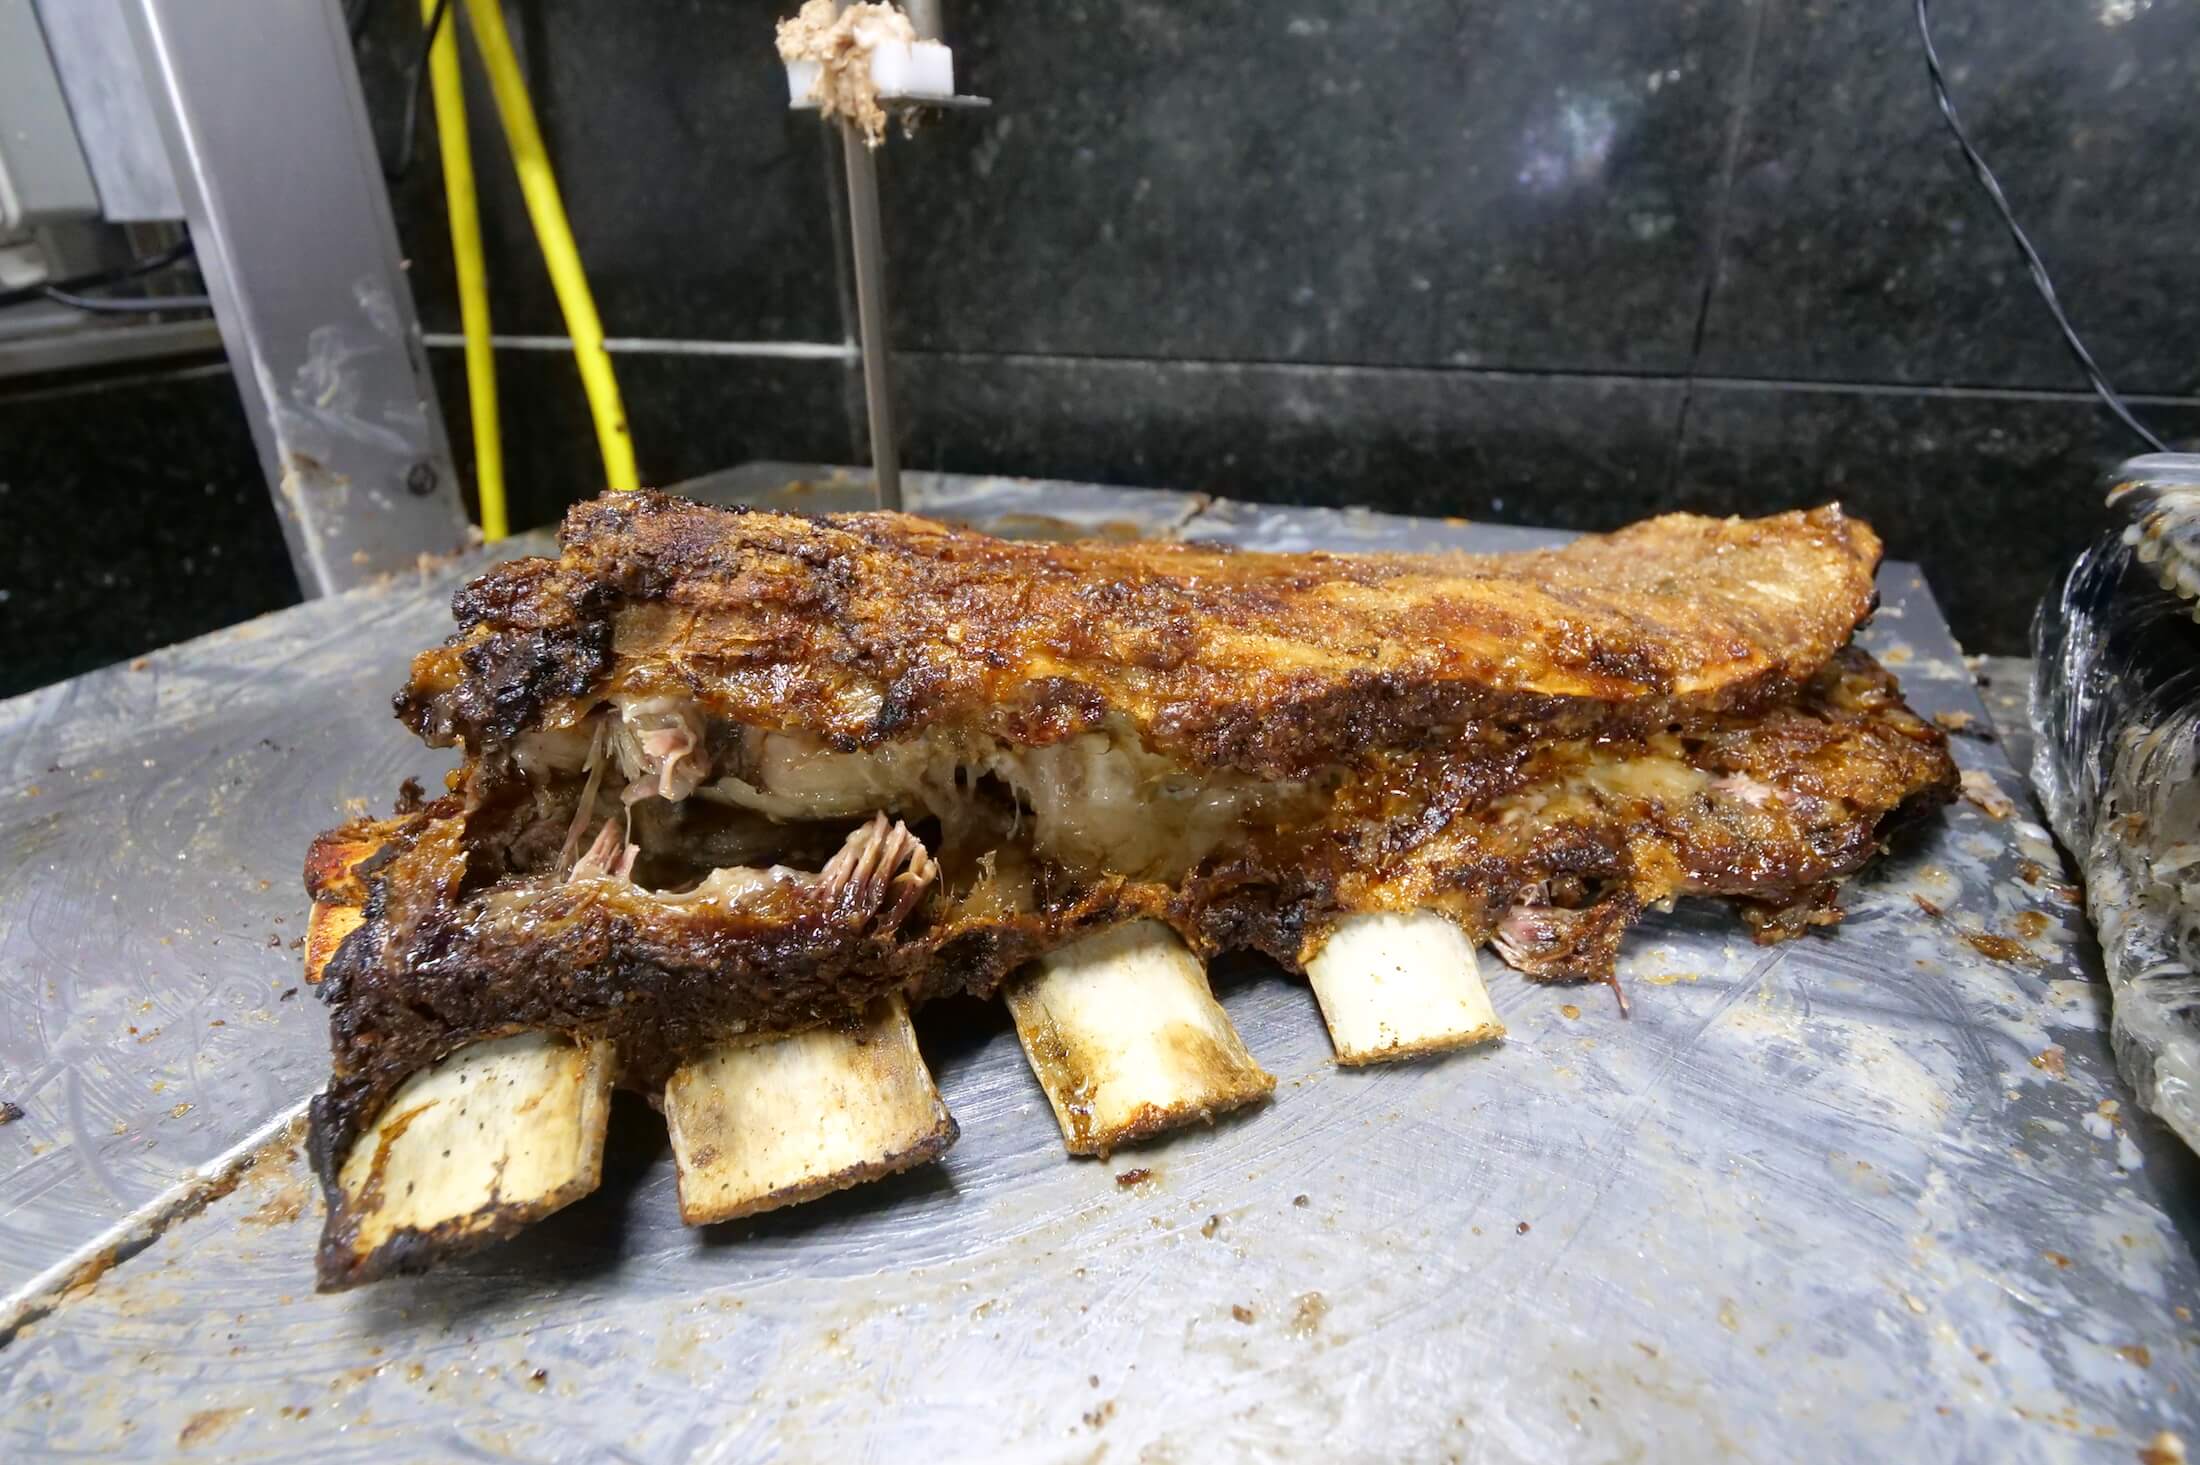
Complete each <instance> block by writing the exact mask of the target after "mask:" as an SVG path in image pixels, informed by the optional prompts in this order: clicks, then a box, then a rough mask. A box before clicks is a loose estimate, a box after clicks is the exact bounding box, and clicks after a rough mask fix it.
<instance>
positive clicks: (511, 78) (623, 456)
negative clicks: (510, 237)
mask: <svg viewBox="0 0 2200 1465" xmlns="http://www.w3.org/2000/svg"><path fill="white" fill-rule="evenodd" d="M465 3H466V20H467V23H468V25H469V26H470V27H471V28H472V30H473V33H474V44H475V45H476V46H477V47H479V48H480V51H481V61H482V65H483V66H485V67H486V68H487V69H488V72H489V90H490V92H491V93H492V94H493V95H494V96H495V97H496V102H497V116H498V118H499V119H500V120H502V122H503V123H504V137H505V141H507V142H508V143H510V144H511V147H512V165H513V167H515V168H516V169H518V171H519V187H520V193H521V194H522V196H524V197H525V198H526V200H527V217H528V219H529V220H530V221H532V222H533V224H534V226H535V239H536V242H537V243H539V244H540V245H541V246H542V262H543V263H544V264H545V265H546V266H548V267H549V270H550V284H551V287H552V288H553V289H555V290H556V291H557V293H558V305H559V308H561V309H562V310H563V311H564V312H565V329H566V333H567V334H568V335H570V336H571V337H572V338H573V355H574V357H575V359H576V360H577V361H578V362H579V364H580V370H581V386H582V387H583V388H584V389H585V390H586V391H587V393H588V410H589V413H590V414H591V415H592V416H593V417H594V418H595V419H596V442H597V444H598V445H599V446H600V447H601V448H602V450H603V469H604V481H605V482H606V483H608V484H610V486H611V487H613V488H622V489H623V488H639V487H640V486H641V480H640V478H639V477H638V476H637V475H636V473H635V471H634V441H633V439H632V438H631V437H630V436H629V435H628V434H627V429H626V408H625V406H624V405H622V404H621V403H620V401H619V382H618V378H617V377H615V376H613V375H612V372H611V356H610V354H609V353H608V352H606V351H605V350H604V348H603V322H602V321H600V320H598V319H597V318H596V301H595V298H594V297H593V296H591V295H590V294H589V293H588V276H587V274H586V273H584V272H583V271H582V269H581V255H580V250H579V249H578V248H577V247H575V245H574V243H573V229H572V226H571V225H569V224H568V223H567V222H566V220H565V205H564V204H563V203H562V202H560V201H559V198H558V180H557V175H556V174H555V173H553V172H552V171H551V169H550V155H549V153H548V152H546V151H545V150H544V148H543V145H542V130H541V129H540V128H539V127H537V126H536V124H535V106H534V103H533V102H531V101H529V100H528V99H527V83H526V81H525V80H524V79H522V78H521V76H520V72H519V61H518V59H517V58H516V57H514V56H513V54H512V38H511V37H510V36H509V35H507V34H506V33H505V29H504V11H503V8H502V3H503V0H465Z"/></svg>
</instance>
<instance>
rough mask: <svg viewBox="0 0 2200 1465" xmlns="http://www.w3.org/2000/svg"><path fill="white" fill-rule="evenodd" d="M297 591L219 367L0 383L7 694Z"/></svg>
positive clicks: (260, 608)
mask: <svg viewBox="0 0 2200 1465" xmlns="http://www.w3.org/2000/svg"><path fill="white" fill-rule="evenodd" d="M297 600H298V581H297V577H296V576H295V575H293V574H292V573H291V568H290V555H289V553H288V551H286V550H285V549H284V547H283V536H282V531H281V529H280V528H278V527H277V525H276V522H275V509H274V505H273V503H272V502H271V501H270V499H269V498H268V491H267V480H266V479H265V478H263V477H262V476H261V475H260V460H259V457H258V455H257V454H256V453H255V451H254V449H253V446H252V433H251V430H250V428H249V427H247V425H246V423H245V416H244V407H243V404H242V403H241V402H240V401H239V400H238V397H237V388H236V384H235V383H234V382H233V381H232V380H231V379H230V375H229V371H228V369H227V368H226V367H222V366H211V367H202V368H199V369H196V370H190V371H180V372H170V373H166V374H164V375H161V376H158V377H152V378H131V379H128V380H119V381H112V382H106V383H102V384H100V385H96V386H78V387H73V388H64V389H56V390H51V391H37V392H18V393H12V394H9V395H6V396H0V697H5V696H12V695H13V694H15V693H17V692H26V691H29V690H30V689H31V688H33V687H40V686H44V685H45V684H46V683H48V682H52V681H59V680H60V679H61V678H63V677H71V676H75V675H77V674H78V673H80V672H87V671H92V670H95V669H97V668H99V667H102V666H106V665H108V664H110V663H112V662H116V661H121V660H123V659H125V658H127V657H131V656H135V655H137V654H138V653H140V652H143V651H148V650H151V649H152V648H153V647H156V646H165V645H167V644H168V643H170V642H172V641H181V640H183V639H185V638H187V637H190V636H197V635H201V634H203V633H204V632H207V631H212V630H217V629H219V628H220V627H222V626H227V625H233V624H235V623H236V622H238V621H242V620H248V619H250V618H251V617H253V616H256V615H259V614H261V613H262V612H265V611H270V610H277V609H280V608H281V607H283V606H286V605H293V604H296V603H297Z"/></svg>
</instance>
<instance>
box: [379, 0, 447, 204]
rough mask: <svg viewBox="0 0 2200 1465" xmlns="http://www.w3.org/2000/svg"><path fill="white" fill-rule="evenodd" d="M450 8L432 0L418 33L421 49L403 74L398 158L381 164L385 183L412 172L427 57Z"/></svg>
mask: <svg viewBox="0 0 2200 1465" xmlns="http://www.w3.org/2000/svg"><path fill="white" fill-rule="evenodd" d="M450 9H451V0H435V9H434V10H433V11H431V12H429V15H428V26H427V29H426V30H424V31H422V32H421V33H420V49H419V51H418V52H417V53H416V54H415V55H414V57H413V63H412V69H411V70H410V71H408V72H406V73H405V120H404V122H403V124H402V126H403V131H401V132H400V133H399V134H398V141H397V161H396V162H394V163H386V164H384V165H383V167H382V177H383V179H384V181H386V182H389V183H400V182H402V181H404V178H405V175H406V174H407V173H410V172H411V171H412V165H413V154H414V152H415V151H416V149H415V148H414V142H415V140H416V139H417V138H418V137H419V134H420V97H421V94H422V93H424V92H425V91H427V89H428V56H429V53H430V52H431V51H433V50H434V49H435V38H436V34H437V33H438V32H439V31H441V30H442V29H443V17H444V16H445V15H447V14H449V13H450Z"/></svg>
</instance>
